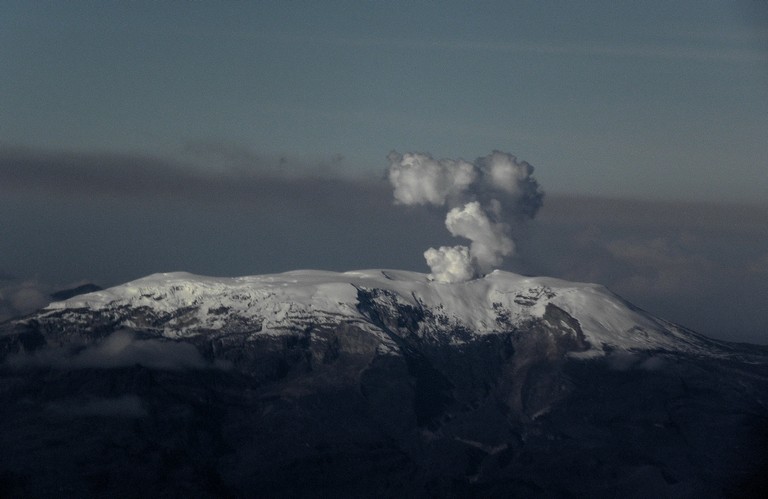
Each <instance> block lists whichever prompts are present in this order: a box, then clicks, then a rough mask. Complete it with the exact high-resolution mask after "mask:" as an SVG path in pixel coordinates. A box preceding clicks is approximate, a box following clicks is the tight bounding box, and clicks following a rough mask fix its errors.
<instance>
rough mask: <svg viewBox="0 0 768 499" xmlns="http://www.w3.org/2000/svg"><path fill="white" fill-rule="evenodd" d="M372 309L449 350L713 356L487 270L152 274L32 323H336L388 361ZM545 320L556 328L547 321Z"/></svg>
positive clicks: (390, 347) (709, 350)
mask: <svg viewBox="0 0 768 499" xmlns="http://www.w3.org/2000/svg"><path fill="white" fill-rule="evenodd" d="M372 306H373V307H375V308H376V309H377V312H376V313H377V314H381V313H385V314H387V315H390V316H391V317H392V318H395V319H396V318H397V317H398V316H399V315H403V314H409V313H410V314H412V317H411V318H410V319H411V320H412V321H414V325H413V328H412V329H413V331H412V332H413V333H414V334H416V335H418V336H429V337H434V338H440V339H442V340H444V341H447V342H449V343H461V342H466V341H469V339H468V338H469V337H478V336H482V335H488V334H498V333H502V332H509V331H513V330H521V329H525V328H526V327H527V326H529V325H530V324H531V323H534V322H542V323H545V324H547V325H548V326H549V327H551V328H553V329H554V330H562V331H564V332H568V333H569V334H573V335H574V337H578V338H580V339H581V340H582V341H583V346H584V347H586V348H585V352H584V353H583V354H582V356H590V355H604V354H605V353H607V352H613V351H615V350H617V349H621V350H626V351H659V352H663V351H667V352H680V351H681V352H687V353H694V354H701V355H718V354H722V353H723V352H722V348H718V346H720V345H718V344H717V343H716V342H713V341H711V340H707V339H705V338H703V337H701V336H699V335H696V334H694V333H691V332H690V331H686V330H684V329H683V328H680V327H679V326H676V325H674V324H671V323H669V322H667V321H664V320H661V319H658V318H655V317H653V316H651V315H650V314H647V313H645V312H643V311H641V310H639V309H637V308H634V307H632V306H631V305H629V304H628V303H627V302H625V301H624V300H622V299H621V298H619V297H618V296H616V295H614V294H613V293H611V292H610V291H608V290H607V289H606V288H604V287H602V286H599V285H595V284H585V283H574V282H568V281H563V280H559V279H554V278H546V277H525V276H520V275H517V274H513V273H509V272H503V271H498V270H497V271H494V272H492V273H490V274H488V275H487V276H485V277H484V278H481V279H474V280H471V281H467V282H461V283H441V282H435V281H432V280H430V279H429V277H428V275H426V274H421V273H417V272H406V271H396V270H364V271H353V272H344V273H338V272H326V271H312V270H300V271H293V272H286V273H283V274H272V275H261V276H249V277H237V278H212V277H203V276H197V275H192V274H188V273H183V272H175V273H164V274H154V275H151V276H148V277H145V278H142V279H138V280H136V281H132V282H129V283H126V284H123V285H120V286H116V287H113V288H110V289H107V290H101V291H97V292H93V293H89V294H84V295H80V296H76V297H74V298H70V299H68V300H65V301H61V302H54V303H51V304H50V305H49V306H48V307H46V309H44V310H43V312H42V313H40V314H37V315H36V316H35V317H34V318H33V320H34V321H36V322H38V323H40V324H47V323H51V322H55V323H56V324H58V325H59V327H60V326H61V325H62V324H67V323H70V324H72V325H77V326H79V327H80V328H82V329H83V330H88V329H89V328H93V327H95V326H97V325H98V327H103V326H104V325H105V323H108V324H109V325H110V327H113V328H123V329H135V330H142V331H145V332H154V333H156V334H158V335H160V336H163V337H165V338H173V339H180V338H190V337H194V336H198V335H206V334H208V335H211V334H212V335H221V334H230V333H241V334H242V333H248V334H250V335H252V336H253V337H255V336H257V335H280V334H289V333H291V332H295V331H297V330H305V329H306V328H308V327H311V328H314V329H319V328H322V327H335V326H338V325H339V324H347V325H355V326H357V327H360V328H361V329H363V330H365V331H367V332H370V333H371V334H372V335H373V336H375V337H376V338H377V340H379V341H381V343H382V349H383V350H384V351H390V352H396V350H397V346H396V344H394V343H393V341H392V338H391V335H390V334H388V333H387V331H386V328H382V325H381V324H380V321H377V320H374V317H373V316H372V310H371V309H370V308H371V307H372ZM552 310H557V311H559V314H560V315H561V318H558V319H554V318H553V317H552V313H551V311H552ZM548 311H550V313H548Z"/></svg>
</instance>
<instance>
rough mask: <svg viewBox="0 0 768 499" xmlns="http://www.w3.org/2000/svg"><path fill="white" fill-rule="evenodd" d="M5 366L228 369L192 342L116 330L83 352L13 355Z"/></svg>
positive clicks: (48, 349)
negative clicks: (137, 366)
mask: <svg viewBox="0 0 768 499" xmlns="http://www.w3.org/2000/svg"><path fill="white" fill-rule="evenodd" d="M6 365H7V366H8V367H11V368H26V367H32V368H36V367H50V368H54V369H86V368H96V369H116V368H121V367H130V366H135V365H141V366H144V367H147V368H149V369H161V370H181V369H210V368H226V367H227V364H226V363H224V362H215V363H211V362H208V361H207V360H205V359H204V358H203V356H202V355H201V354H200V352H199V351H198V350H197V348H195V346H194V345H192V344H190V343H184V342H175V341H170V340H160V339H152V338H150V339H141V338H138V337H137V336H136V335H135V334H134V333H132V332H130V331H116V332H114V333H112V334H110V335H109V336H107V337H106V338H104V339H102V340H101V341H99V342H98V343H95V344H93V345H89V346H87V347H85V348H84V349H82V350H74V351H73V350H71V349H67V348H61V347H50V346H48V347H44V348H42V349H40V350H37V351H34V352H31V353H19V354H15V355H11V356H9V357H8V359H7V360H6Z"/></svg>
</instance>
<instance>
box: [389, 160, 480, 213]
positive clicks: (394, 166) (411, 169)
mask: <svg viewBox="0 0 768 499" xmlns="http://www.w3.org/2000/svg"><path fill="white" fill-rule="evenodd" d="M389 161H390V167H389V181H390V183H391V184H392V186H393V187H394V188H395V192H394V195H395V201H396V202H398V203H401V204H406V205H413V204H433V205H436V206H442V205H443V204H445V201H446V198H448V197H449V196H455V195H457V194H459V193H462V192H464V191H465V190H467V188H468V187H469V186H470V185H471V184H472V183H473V182H475V180H476V178H477V172H476V171H475V166H474V165H472V164H470V163H467V162H466V161H462V160H458V161H454V160H440V161H436V160H434V159H432V157H431V156H429V155H428V154H419V153H413V154H411V153H408V154H404V155H402V156H401V155H399V154H397V153H394V152H393V153H392V154H390V155H389Z"/></svg>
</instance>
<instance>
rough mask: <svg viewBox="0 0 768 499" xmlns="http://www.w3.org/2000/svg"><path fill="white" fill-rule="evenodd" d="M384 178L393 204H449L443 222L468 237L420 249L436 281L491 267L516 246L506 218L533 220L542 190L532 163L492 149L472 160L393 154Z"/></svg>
mask: <svg viewBox="0 0 768 499" xmlns="http://www.w3.org/2000/svg"><path fill="white" fill-rule="evenodd" d="M388 159H389V169H388V178H389V182H390V183H391V184H392V187H393V189H394V197H395V203H397V204H404V205H434V206H444V205H446V204H447V205H448V206H449V207H450V210H449V211H448V214H447V216H446V218H445V225H446V227H447V228H448V230H449V231H450V233H451V234H452V235H454V236H457V237H464V238H466V239H469V240H470V241H471V245H470V246H469V247H466V246H453V247H448V246H443V247H440V248H439V249H434V248H430V249H428V250H427V251H426V252H424V257H425V258H426V260H427V265H429V267H430V269H431V270H432V277H433V278H434V279H435V280H438V281H445V282H458V281H465V280H469V279H472V278H474V277H477V276H479V275H482V274H484V273H486V272H489V271H491V270H492V269H493V268H494V267H497V266H499V265H501V264H502V262H503V260H504V257H507V256H510V255H512V254H513V252H514V249H515V244H514V242H513V241H512V238H511V237H510V231H511V228H510V226H509V225H508V224H507V223H505V222H503V220H504V219H505V218H510V219H512V220H519V219H522V218H525V217H529V218H533V217H534V216H535V215H536V212H537V211H538V209H539V208H540V207H541V204H542V199H543V193H542V192H541V189H540V188H539V184H538V182H536V179H535V178H533V176H532V174H533V167H532V166H531V165H530V164H528V163H527V162H525V161H518V159H517V158H516V157H515V156H513V155H511V154H508V153H504V152H501V151H493V152H492V153H491V154H489V155H488V156H485V157H482V158H478V159H477V160H475V162H474V163H469V162H467V161H464V160H462V159H458V160H454V159H440V160H436V159H434V158H432V156H430V155H429V154H423V153H406V154H399V153H397V152H392V153H391V154H390V155H389V156H388Z"/></svg>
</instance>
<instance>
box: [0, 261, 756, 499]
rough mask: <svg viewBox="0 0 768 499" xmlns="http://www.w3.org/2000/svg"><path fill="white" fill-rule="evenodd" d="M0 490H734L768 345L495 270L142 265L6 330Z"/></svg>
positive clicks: (743, 483)
mask: <svg viewBox="0 0 768 499" xmlns="http://www.w3.org/2000/svg"><path fill="white" fill-rule="evenodd" d="M0 328H1V331H2V332H0V359H2V360H1V361H0V417H1V418H2V422H3V423H2V426H1V428H2V429H0V448H2V449H3V452H2V453H0V496H2V497H6V496H8V497H13V496H19V497H28V496H35V497H49V496H56V497H61V496H78V497H83V496H110V497H111V496H137V497H138V496H142V497H145V496H158V495H173V496H181V495H183V496H195V497H198V496H202V497H205V496H212V497H221V496H233V497H243V496H247V497H253V496H269V497H275V496H278V497H279V496H291V497H296V496H313V497H314V496H322V495H332V496H356V497H361V496H400V495H405V496H448V497H450V496H462V497H463V496H473V495H478V496H479V495H482V496H486V495H491V496H501V495H503V496H525V497H530V496H534V497H535V496H546V497H553V496H554V497H559V496H589V497H603V496H611V497H616V496H646V497H647V496H659V497H724V496H748V495H750V494H751V493H759V492H760V491H761V490H765V487H766V486H768V484H766V483H765V477H766V475H767V473H768V465H767V464H766V458H767V457H768V407H767V406H766V404H767V403H768V397H767V394H768V355H767V352H766V350H765V349H764V348H762V347H756V346H747V345H733V344H727V343H723V342H716V341H713V340H709V339H707V338H704V337H702V336H699V335H696V334H695V333H692V332H690V331H687V330H685V329H684V328H681V327H679V326H675V325H673V324H670V323H668V322H665V321H663V320H660V319H657V318H654V317H652V316H650V315H648V314H646V313H644V312H642V311H640V310H638V309H635V308H633V307H632V306H631V305H629V304H627V303H626V302H624V301H622V300H621V299H620V298H618V297H616V296H615V295H613V294H611V293H610V292H608V291H607V290H605V289H604V288H602V287H599V286H595V285H588V284H578V283H569V282H565V281H559V280H555V279H547V278H529V277H522V276H517V275H514V274H509V273H505V272H498V271H497V272H494V273H492V274H490V275H488V276H486V277H485V278H483V279H477V280H474V281H470V282H466V283H458V284H441V283H435V282H431V281H430V280H429V279H428V278H427V276H425V275H423V274H417V273H411V272H402V271H381V270H371V271H359V272H348V273H331V272H317V271H296V272H289V273H285V274H279V275H269V276H254V277H244V278H236V279H214V278H204V277H199V276H193V275H190V274H183V273H174V274H158V275H154V276H149V277H147V278H144V279H140V280H137V281H133V282H131V283H127V284H125V285H122V286H118V287H115V288H111V289H108V290H102V291H97V292H95V293H90V294H86V295H81V296H75V297H72V298H70V299H68V300H66V301H63V302H59V303H54V304H51V305H50V306H49V307H48V308H46V309H43V310H41V311H40V312H38V313H36V314H33V315H31V316H29V317H26V318H24V319H22V320H18V321H15V322H10V323H6V324H3V325H0Z"/></svg>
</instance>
